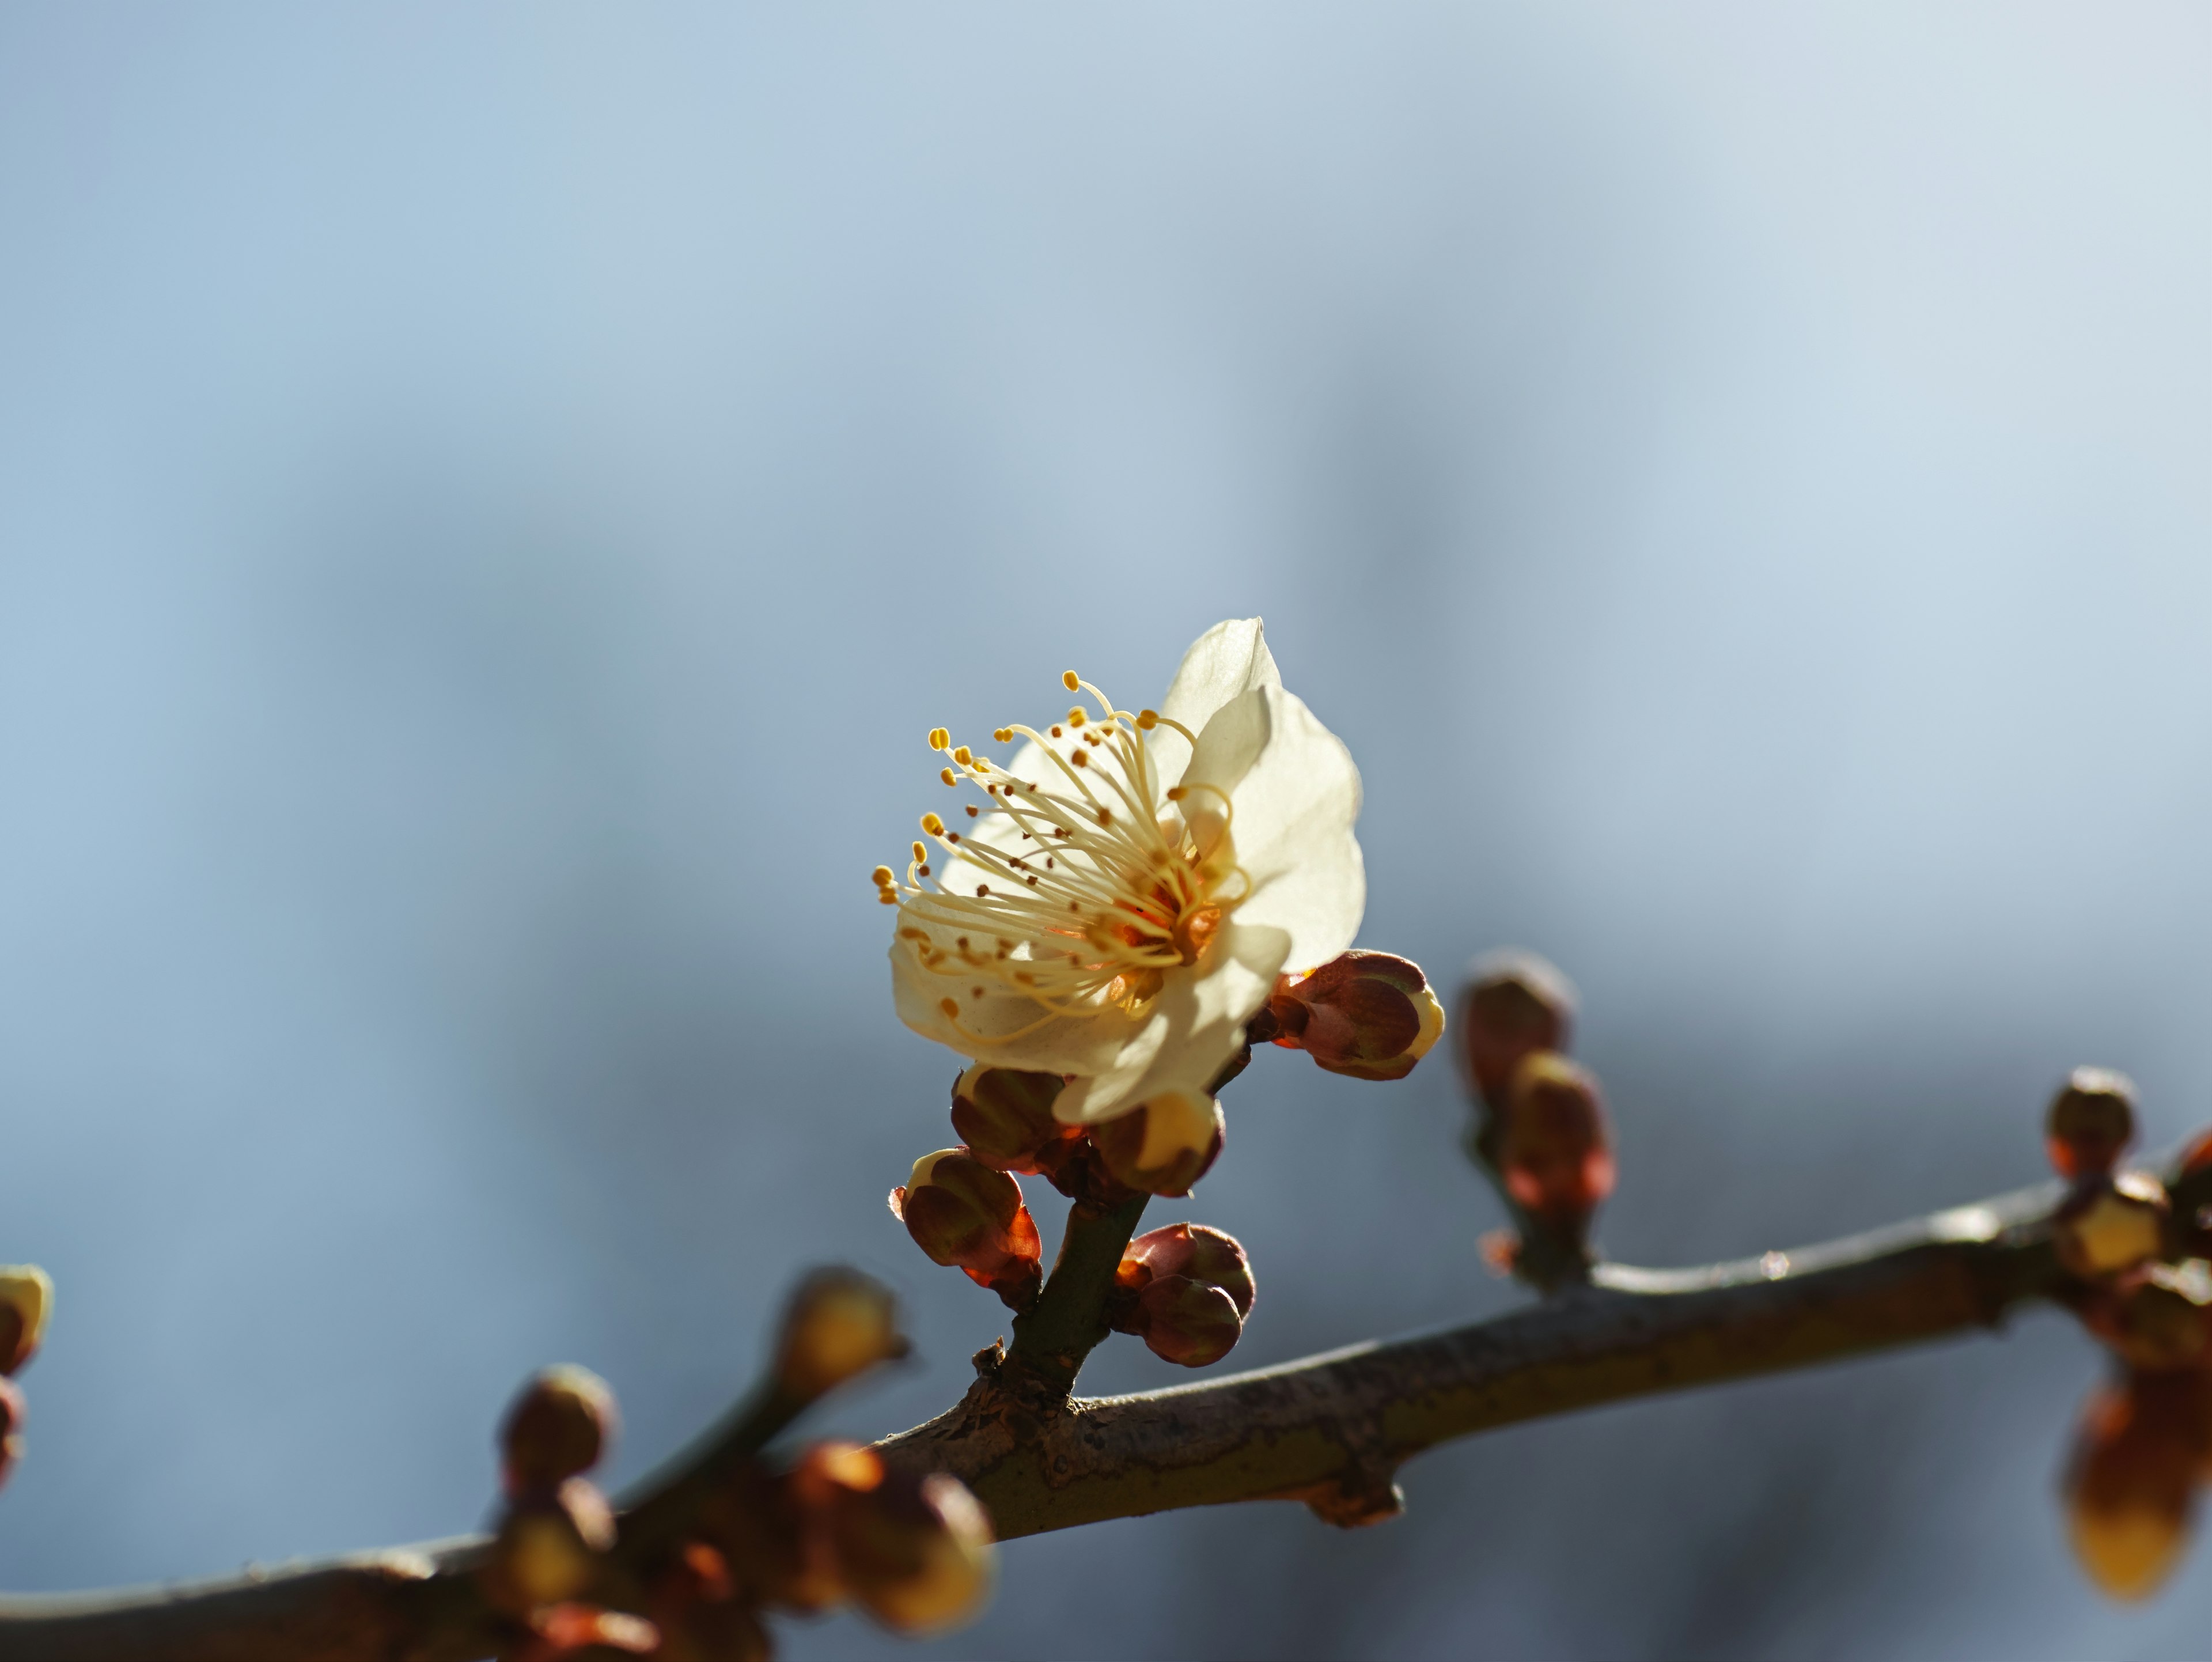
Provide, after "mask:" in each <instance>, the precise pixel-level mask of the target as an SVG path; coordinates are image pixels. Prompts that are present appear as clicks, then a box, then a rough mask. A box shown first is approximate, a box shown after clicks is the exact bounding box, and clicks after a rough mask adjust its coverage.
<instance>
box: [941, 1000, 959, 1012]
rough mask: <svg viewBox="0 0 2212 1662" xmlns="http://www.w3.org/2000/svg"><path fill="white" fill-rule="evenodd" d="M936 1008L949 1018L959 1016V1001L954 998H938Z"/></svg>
mask: <svg viewBox="0 0 2212 1662" xmlns="http://www.w3.org/2000/svg"><path fill="white" fill-rule="evenodd" d="M937 1008H939V1009H940V1010H942V1011H944V1012H945V1014H947V1015H949V1016H957V1015H958V1014H960V1001H959V1000H957V999H954V998H940V999H939V1000H938V1001H937Z"/></svg>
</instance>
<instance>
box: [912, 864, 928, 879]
mask: <svg viewBox="0 0 2212 1662" xmlns="http://www.w3.org/2000/svg"><path fill="white" fill-rule="evenodd" d="M914 873H915V876H916V877H927V876H928V875H929V861H927V860H925V861H922V862H921V864H920V865H919V866H916V867H915V868H914Z"/></svg>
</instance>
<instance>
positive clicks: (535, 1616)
mask: <svg viewBox="0 0 2212 1662" xmlns="http://www.w3.org/2000/svg"><path fill="white" fill-rule="evenodd" d="M616 1427H617V1415H616V1410H615V1399H614V1393H613V1392H612V1391H610V1390H608V1388H607V1385H606V1382H605V1380H603V1379H600V1378H599V1376H598V1375H597V1374H595V1373H591V1372H589V1371H588V1370H586V1369H584V1368H580V1367H549V1368H547V1369H545V1370H544V1372H543V1373H539V1374H538V1376H537V1377H536V1378H535V1379H532V1380H531V1381H530V1383H529V1384H528V1385H525V1386H524V1387H523V1389H522V1391H521V1394H520V1396H518V1397H516V1398H515V1399H514V1402H513V1404H512V1405H511V1406H510V1407H509V1408H508V1409H507V1417H506V1419H505V1420H504V1421H503V1422H501V1426H500V1434H499V1440H500V1487H501V1489H502V1490H503V1491H504V1492H505V1495H506V1501H505V1505H504V1507H503V1508H502V1510H501V1515H500V1519H499V1525H498V1527H497V1529H496V1530H495V1531H494V1533H493V1537H492V1544H491V1549H490V1551H489V1553H488V1554H486V1555H485V1559H484V1562H483V1565H482V1567H481V1568H479V1569H478V1571H477V1583H478V1586H480V1587H481V1588H482V1589H483V1595H484V1600H485V1602H486V1603H487V1604H490V1605H491V1607H492V1608H493V1609H494V1610H498V1611H500V1612H501V1614H502V1615H505V1616H508V1617H510V1618H512V1619H513V1621H514V1622H517V1623H518V1624H520V1627H521V1629H523V1635H524V1636H523V1638H522V1639H521V1641H520V1643H519V1644H517V1645H515V1646H513V1647H510V1649H511V1650H512V1652H513V1654H514V1655H515V1656H516V1657H517V1658H519V1659H520V1658H526V1659H529V1662H538V1659H541V1658H551V1657H555V1656H560V1655H563V1654H567V1653H571V1652H575V1651H581V1650H585V1649H587V1648H592V1647H597V1648H599V1649H601V1650H613V1651H628V1652H630V1653H635V1654H639V1655H647V1654H651V1653H653V1651H654V1650H655V1649H656V1648H657V1647H659V1638H660V1635H659V1630H658V1629H655V1628H654V1627H653V1624H652V1623H651V1622H647V1621H645V1620H643V1619H642V1618H641V1617H639V1616H633V1615H630V1614H629V1613H627V1612H625V1611H623V1610H615V1609H610V1608H608V1607H606V1606H605V1605H604V1604H600V1603H599V1602H598V1601H597V1598H595V1597H594V1595H597V1594H599V1593H600V1592H602V1591H603V1589H602V1588H601V1586H600V1585H599V1584H600V1583H601V1582H602V1581H604V1580H607V1579H608V1578H607V1569H606V1564H607V1555H608V1554H609V1553H611V1551H612V1550H613V1549H614V1545H615V1539H616V1530H615V1515H614V1509H613V1508H612V1507H610V1506H608V1504H607V1501H606V1497H605V1495H602V1494H601V1493H600V1492H599V1487H598V1485H597V1484H595V1483H593V1482H592V1481H591V1479H590V1478H588V1477H586V1476H585V1475H584V1474H585V1473H586V1472H587V1471H589V1470H591V1469H592V1467H593V1466H596V1465H597V1464H599V1460H600V1458H602V1457H603V1456H604V1455H605V1452H606V1451H607V1447H608V1445H609V1444H610V1443H611V1442H612V1441H613V1439H614V1435H615V1431H616Z"/></svg>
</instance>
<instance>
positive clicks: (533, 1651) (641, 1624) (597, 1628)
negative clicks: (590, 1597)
mask: <svg viewBox="0 0 2212 1662" xmlns="http://www.w3.org/2000/svg"><path fill="white" fill-rule="evenodd" d="M529 1624H530V1632H531V1635H532V1642H531V1643H530V1644H528V1645H526V1646H525V1647H523V1649H522V1650H521V1651H520V1653H517V1654H518V1656H519V1658H520V1662H558V1659H560V1658H562V1657H569V1656H577V1655H580V1654H581V1653H585V1652H599V1653H605V1652H609V1651H611V1652H614V1653H617V1654H618V1655H626V1656H654V1655H659V1654H660V1653H661V1650H660V1629H658V1628H656V1627H655V1626H653V1623H652V1622H648V1621H647V1620H646V1619H645V1618H644V1617H643V1616H630V1615H627V1614H625V1613H624V1612H623V1611H621V1610H601V1609H600V1608H599V1606H598V1605H596V1604H552V1605H549V1606H547V1607H546V1608H545V1609H544V1610H534V1611H532V1613H531V1616H530V1618H529Z"/></svg>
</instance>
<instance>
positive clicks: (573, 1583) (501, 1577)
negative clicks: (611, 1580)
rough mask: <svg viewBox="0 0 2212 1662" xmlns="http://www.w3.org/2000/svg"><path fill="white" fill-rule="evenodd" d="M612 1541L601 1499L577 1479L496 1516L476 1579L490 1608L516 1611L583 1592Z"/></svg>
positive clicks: (610, 1524)
mask: <svg viewBox="0 0 2212 1662" xmlns="http://www.w3.org/2000/svg"><path fill="white" fill-rule="evenodd" d="M614 1543H615V1519H614V1513H612V1512H611V1510H609V1508H608V1507H607V1502H606V1497H605V1495H601V1494H600V1493H599V1490H598V1489H597V1488H593V1487H592V1485H591V1484H590V1483H589V1482H586V1481H585V1480H584V1479H583V1478H581V1477H571V1478H570V1479H568V1482H565V1483H562V1485H561V1486H560V1487H559V1488H555V1489H550V1490H539V1491H538V1492H536V1493H534V1494H531V1495H524V1496H523V1497H521V1498H520V1499H519V1500H517V1501H515V1502H514V1503H513V1505H512V1506H510V1507H508V1508H507V1515H506V1516H505V1517H504V1518H502V1519H501V1520H500V1525H499V1531H498V1533H497V1534H496V1535H495V1536H494V1537H492V1543H491V1550H490V1552H489V1554H488V1555H486V1557H485V1560H484V1564H483V1568H482V1569H481V1570H480V1571H479V1572H478V1574H479V1575H480V1576H481V1578H482V1583H483V1589H484V1596H485V1597H486V1598H488V1599H489V1601H490V1602H491V1604H492V1605H493V1606H494V1607H495V1609H499V1610H506V1611H507V1612H508V1613H509V1614H511V1615H521V1614H523V1613H524V1612H526V1611H528V1610H535V1609H537V1608H538V1606H539V1605H541V1604H563V1603H566V1602H567V1601H568V1600H570V1599H573V1598H576V1597H578V1596H579V1595H580V1594H581V1593H583V1592H586V1590H588V1589H589V1588H590V1586H591V1585H592V1581H593V1580H596V1579H597V1578H598V1575H599V1557H600V1555H601V1554H603V1553H605V1551H606V1550H607V1549H609V1548H611V1547H612V1546H613V1545H614Z"/></svg>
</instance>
